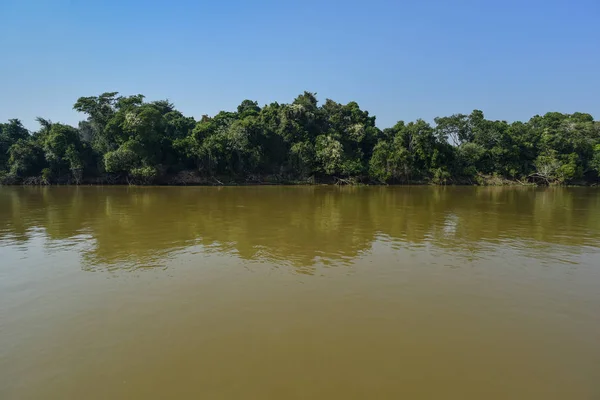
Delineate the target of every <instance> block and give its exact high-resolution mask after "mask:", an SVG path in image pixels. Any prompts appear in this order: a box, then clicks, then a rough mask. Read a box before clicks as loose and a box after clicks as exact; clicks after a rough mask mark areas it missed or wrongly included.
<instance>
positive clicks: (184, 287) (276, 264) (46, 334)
mask: <svg viewBox="0 0 600 400" xmlns="http://www.w3.org/2000/svg"><path fill="white" fill-rule="evenodd" d="M0 399H2V400H12V399H19V400H21V399H86V400H87V399H261V400H262V399H317V400H318V399H344V400H347V399H461V400H463V399H533V400H535V399H543V400H552V399H586V400H587V399H600V189H597V188H481V187H346V188H340V187H325V186H314V187H47V188H38V187H0Z"/></svg>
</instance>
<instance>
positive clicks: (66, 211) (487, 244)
mask: <svg viewBox="0 0 600 400" xmlns="http://www.w3.org/2000/svg"><path fill="white" fill-rule="evenodd" d="M598 210H600V196H598V195H597V191H595V190H589V189H584V188H573V189H564V188H550V189H548V188H543V189H532V188H511V189H506V188H485V187H484V188H471V187H468V188H460V187H459V188H438V187H435V188H432V187H396V188H386V187H373V188H333V187H222V188H204V187H189V188H168V187H156V188H147V187H140V188H136V187H129V188H125V187H64V188H54V187H53V188H37V187H24V188H23V187H14V188H13V187H7V188H2V190H0V221H2V224H1V225H0V245H2V246H14V247H15V248H21V249H26V248H27V247H28V245H29V243H30V242H31V241H32V240H33V239H34V238H37V239H40V238H43V239H44V245H45V246H46V249H47V251H53V250H61V249H65V248H70V247H74V248H77V250H79V251H80V252H81V254H82V258H83V266H84V268H85V269H91V270H94V269H98V268H100V269H103V268H108V269H110V268H121V269H135V268H145V267H151V266H161V265H164V260H165V258H168V257H169V255H170V254H172V253H176V252H178V251H182V250H185V249H192V248H201V251H203V252H219V253H229V254H234V255H236V256H237V257H239V258H241V259H243V260H265V261H272V262H277V263H283V264H289V265H291V266H293V267H295V268H296V269H297V270H298V271H299V272H305V273H306V272H311V271H313V270H314V266H315V265H316V264H318V263H322V264H326V265H336V264H343V263H347V262H349V261H351V260H352V259H354V258H355V257H357V256H359V255H361V254H363V253H365V252H368V251H369V250H370V249H371V247H372V245H373V243H374V242H376V241H382V242H390V243H392V245H393V246H397V247H403V246H404V247H414V248H418V247H419V246H429V247H430V248H431V251H433V252H435V251H441V252H442V253H445V252H455V253H456V254H458V255H461V256H463V257H466V258H476V257H482V256H484V255H485V254H486V252H487V251H489V250H495V249H497V248H498V247H499V246H502V245H510V246H512V248H514V249H518V250H519V251H523V252H527V253H530V254H531V255H533V256H535V257H539V258H548V259H549V260H551V261H553V262H555V261H564V262H569V257H568V255H569V254H570V253H574V254H577V253H578V252H579V251H580V249H581V246H597V245H598V240H599V237H600V213H599V212H598ZM198 251H200V250H198ZM555 252H558V253H560V254H562V255H563V257H561V258H560V259H558V258H553V257H552V254H553V253H555Z"/></svg>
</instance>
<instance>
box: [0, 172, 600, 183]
mask: <svg viewBox="0 0 600 400" xmlns="http://www.w3.org/2000/svg"><path fill="white" fill-rule="evenodd" d="M0 185H3V186H69V185H71V186H82V185H84V186H112V185H117V186H119V185H121V186H122V185H133V186H149V185H156V186H269V185H336V186H389V185H391V186H396V185H397V186H405V185H418V186H425V185H432V186H597V185H598V183H597V182H586V181H570V182H561V181H548V180H540V179H533V178H531V177H523V178H521V179H507V178H503V177H500V176H495V175H483V174H479V175H477V176H475V177H471V178H458V179H446V180H444V181H442V182H439V181H437V182H436V181H433V180H402V181H395V182H388V183H382V182H378V181H374V180H372V179H369V178H368V177H331V176H324V177H315V176H311V177H308V178H304V179H298V178H295V177H289V176H283V175H251V176H246V177H231V176H218V175H217V176H206V175H202V174H200V173H198V172H197V171H189V170H187V171H180V172H179V173H177V174H165V175H163V176H160V177H156V178H154V179H151V180H139V179H135V178H132V177H131V176H127V175H116V174H104V175H103V176H97V177H85V178H81V179H78V180H75V179H73V177H72V176H71V175H65V176H63V177H61V178H59V179H54V180H48V179H44V178H43V177H42V176H31V177H25V178H16V177H12V176H8V175H5V176H2V177H0Z"/></svg>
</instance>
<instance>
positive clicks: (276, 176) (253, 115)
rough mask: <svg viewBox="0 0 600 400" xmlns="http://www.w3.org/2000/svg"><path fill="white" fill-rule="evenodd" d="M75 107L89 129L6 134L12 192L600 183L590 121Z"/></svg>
mask: <svg viewBox="0 0 600 400" xmlns="http://www.w3.org/2000/svg"><path fill="white" fill-rule="evenodd" d="M73 108H74V109H75V110H77V111H79V112H81V113H84V114H86V115H87V119H86V120H84V121H81V122H80V123H79V126H78V127H72V126H69V125H64V124H60V123H53V122H51V121H49V120H47V119H43V118H38V122H39V124H40V128H39V130H38V131H36V132H29V131H28V130H27V129H25V128H24V127H23V125H22V124H21V122H20V121H19V120H17V119H12V120H9V121H8V122H7V123H3V124H0V183H3V184H53V183H59V184H67V183H70V184H81V183H131V184H153V183H158V184H160V183H170V184H193V183H209V184H210V183H212V184H222V183H233V182H236V183H255V182H256V183H260V182H263V183H266V182H272V183H285V182H326V183H391V184H394V183H433V184H503V183H507V182H521V183H537V184H561V183H571V184H590V183H596V182H597V181H598V177H599V173H600V122H599V121H594V118H593V117H592V116H591V115H590V114H585V113H574V114H561V113H558V112H550V113H547V114H545V115H543V116H539V115H536V116H534V117H533V118H531V119H530V120H529V121H528V122H512V123H508V122H506V121H492V120H487V119H485V117H484V115H483V112H481V111H479V110H475V111H473V112H472V113H471V114H469V115H465V114H455V115H451V116H448V117H438V118H435V125H433V126H432V125H431V124H429V123H427V122H425V121H424V120H421V119H419V120H417V121H414V122H408V123H405V122H404V121H399V122H398V123H397V124H396V125H394V126H393V127H391V128H386V129H383V130H381V129H379V128H377V127H376V126H375V117H374V116H370V115H369V113H368V111H363V110H361V109H360V107H359V106H358V104H357V103H356V102H350V103H348V104H340V103H336V102H335V101H332V100H329V99H328V100H326V101H325V103H324V104H322V105H321V106H319V105H318V104H317V99H316V97H315V94H313V93H309V92H304V93H303V94H301V95H299V96H298V97H297V98H296V99H295V100H294V101H293V102H292V103H291V104H278V103H272V104H269V105H266V106H264V107H262V108H261V107H259V105H258V103H257V102H255V101H251V100H244V101H242V103H241V104H240V105H239V106H238V107H237V110H235V111H231V112H229V111H221V112H219V113H218V114H217V115H215V116H213V117H210V116H207V115H204V116H202V118H201V119H200V120H199V121H196V120H195V119H194V118H192V117H186V116H184V115H183V114H182V113H181V112H179V111H177V110H176V109H175V107H174V105H173V104H172V103H170V102H169V101H164V100H161V101H153V102H145V101H144V96H142V95H135V96H119V95H118V93H116V92H110V93H104V94H102V95H100V96H94V97H81V98H79V99H78V100H77V102H76V103H75V105H74V107H73Z"/></svg>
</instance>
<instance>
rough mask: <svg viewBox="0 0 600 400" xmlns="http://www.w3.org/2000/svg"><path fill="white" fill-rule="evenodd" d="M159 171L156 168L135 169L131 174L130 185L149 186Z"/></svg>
mask: <svg viewBox="0 0 600 400" xmlns="http://www.w3.org/2000/svg"><path fill="white" fill-rule="evenodd" d="M157 175H158V171H157V170H156V168H154V167H140V168H133V169H132V170H131V172H130V173H129V178H130V179H129V183H131V184H134V185H149V184H151V183H153V182H154V180H155V179H156V177H157Z"/></svg>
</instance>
